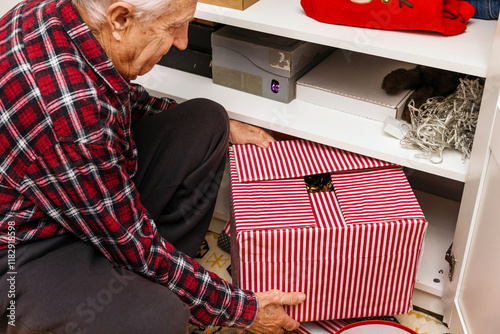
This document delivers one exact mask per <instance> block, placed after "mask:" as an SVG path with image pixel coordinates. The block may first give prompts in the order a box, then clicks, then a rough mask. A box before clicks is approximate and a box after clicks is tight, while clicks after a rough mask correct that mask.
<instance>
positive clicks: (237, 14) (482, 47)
mask: <svg viewBox="0 0 500 334" xmlns="http://www.w3.org/2000/svg"><path fill="white" fill-rule="evenodd" d="M195 16H196V17H197V18H200V19H205V20H210V21H214V22H219V23H224V24H228V25H233V26H238V27H242V28H246V29H251V30H257V31H262V32H266V33H269V34H275V35H280V36H285V37H289V38H295V39H299V40H303V41H309V42H314V43H318V44H324V45H329V46H333V47H337V48H340V49H343V50H350V51H355V52H362V53H368V54H372V55H376V56H381V57H386V58H392V59H398V60H402V61H407V62H410V63H415V64H422V65H427V66H432V67H437V68H442V69H446V70H451V71H456V72H461V73H466V74H472V75H477V76H481V77H486V70H487V67H488V59H489V56H490V50H491V45H492V44H493V38H494V34H495V28H496V24H497V21H495V20H489V21H488V20H477V19H472V20H471V21H469V23H468V24H467V30H466V32H465V33H463V34H460V35H457V36H442V35H441V34H439V33H432V32H411V31H388V30H377V29H366V28H357V27H347V26H341V25H331V24H325V23H321V22H318V21H316V20H314V19H312V18H310V17H308V16H306V15H305V13H304V11H303V9H302V7H301V6H300V0H260V1H258V2H257V3H256V4H254V5H252V6H250V7H249V8H247V9H245V10H244V11H240V10H234V9H229V8H224V7H219V6H213V5H208V4H204V3H198V7H197V11H196V13H195Z"/></svg>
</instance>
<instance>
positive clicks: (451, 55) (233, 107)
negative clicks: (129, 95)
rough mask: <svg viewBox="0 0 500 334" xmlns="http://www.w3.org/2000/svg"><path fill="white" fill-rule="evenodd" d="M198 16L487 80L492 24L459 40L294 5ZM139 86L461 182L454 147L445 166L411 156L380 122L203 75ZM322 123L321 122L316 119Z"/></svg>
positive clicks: (148, 78) (158, 74)
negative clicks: (361, 24) (318, 14)
mask: <svg viewBox="0 0 500 334" xmlns="http://www.w3.org/2000/svg"><path fill="white" fill-rule="evenodd" d="M197 8H198V9H197V11H196V14H195V16H196V17H197V18H200V19H205V20H211V21H215V22H220V23H224V24H228V25H234V26H239V27H243V28H247V29H253V30H258V31H262V32H266V33H271V34H277V35H281V36H286V37H290V38H295V39H300V40H305V41H309V42H314V43H320V44H325V45H329V46H332V47H336V48H340V49H342V50H344V51H345V54H346V57H349V51H354V52H364V53H369V54H373V55H378V56H382V57H387V58H393V59H398V60H402V61H407V62H412V63H415V64H422V65H427V66H433V67H439V68H443V69H447V70H452V71H458V72H462V73H466V74H471V75H476V76H482V77H485V76H486V70H487V63H488V55H489V53H490V49H491V44H492V41H493V37H494V32H495V27H496V22H495V21H484V20H472V21H471V22H470V23H469V24H468V28H467V31H466V32H465V33H464V34H461V35H458V36H447V37H445V36H441V35H439V34H436V33H426V32H397V31H384V30H375V29H363V28H356V27H346V26H339V25H328V24H323V23H320V22H317V21H315V20H313V19H311V18H309V17H307V16H306V15H305V14H304V13H303V11H302V8H301V7H300V1H299V0H260V1H259V2H257V3H256V4H254V5H252V6H250V7H249V8H247V9H246V10H244V11H239V10H233V9H228V8H224V7H218V6H212V5H207V4H203V3H199V4H198V7H197ZM136 82H138V83H140V84H142V85H144V86H145V87H146V88H148V89H150V90H152V91H155V92H158V93H167V94H169V95H170V96H173V97H176V98H178V99H190V98H195V97H207V98H210V99H213V100H215V101H218V102H220V103H221V104H222V105H224V107H226V109H227V110H228V112H229V114H230V116H231V117H232V118H234V119H237V120H240V121H243V122H248V123H251V124H255V125H258V126H261V127H265V128H268V129H271V130H275V131H280V132H285V133H287V134H290V135H294V136H297V137H301V138H304V139H309V140H313V141H316V142H319V143H323V144H327V145H332V146H335V147H338V148H341V149H346V150H349V151H352V152H355V153H359V154H364V155H369V156H372V157H374V158H378V159H383V160H386V161H390V162H393V163H397V164H400V165H403V166H406V167H410V168H413V169H417V170H421V171H424V172H428V173H431V174H435V175H439V176H442V177H446V178H449V179H453V180H457V181H461V182H464V181H465V176H466V174H467V169H468V163H467V162H465V163H463V162H462V158H461V156H460V154H459V153H458V152H456V151H454V150H448V151H447V152H445V158H444V161H443V163H441V164H434V163H432V162H430V161H428V160H426V159H421V158H416V157H415V154H416V153H419V151H414V150H407V149H403V148H402V147H401V145H400V144H399V142H398V141H397V140H395V139H394V138H393V137H391V136H389V135H387V134H385V133H384V132H383V130H382V124H381V123H379V122H376V121H372V120H369V119H363V118H360V117H357V116H353V115H350V114H346V113H343V112H340V111H336V110H334V109H329V108H324V107H319V106H315V105H311V104H308V103H304V102H301V101H298V100H294V101H292V102H290V103H289V104H285V103H281V102H276V101H272V100H269V99H265V98H260V97H256V96H253V95H250V94H247V93H244V92H240V91H236V90H233V89H230V88H226V87H222V86H217V85H213V84H212V81H211V80H210V79H208V78H204V77H199V76H196V75H191V74H187V73H184V72H179V71H176V70H172V69H169V68H165V67H163V66H156V67H155V68H154V69H153V70H152V71H151V72H150V73H148V74H147V75H145V76H143V77H140V78H139V79H138V80H137V81H136ZM319 120H321V121H319Z"/></svg>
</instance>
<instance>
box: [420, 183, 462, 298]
mask: <svg viewBox="0 0 500 334" xmlns="http://www.w3.org/2000/svg"><path fill="white" fill-rule="evenodd" d="M414 192H415V196H416V197H417V200H418V203H419V204H420V207H421V208H422V211H423V212H424V215H425V218H426V219H427V222H428V226H427V233H426V235H425V245H424V252H423V255H422V259H421V264H420V268H419V270H418V272H417V281H416V284H415V289H418V290H421V291H424V292H427V293H429V294H431V295H434V296H438V297H442V295H443V290H444V284H445V281H446V280H448V270H449V265H448V262H446V260H445V259H444V258H445V254H446V251H447V250H448V247H450V245H451V244H452V242H453V237H454V235H455V228H456V223H457V218H458V211H459V208H460V203H459V202H455V201H452V200H449V199H446V198H442V197H439V196H436V195H432V194H429V193H426V192H422V191H417V190H415V191H414Z"/></svg>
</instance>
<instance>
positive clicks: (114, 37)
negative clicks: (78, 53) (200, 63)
mask: <svg viewBox="0 0 500 334" xmlns="http://www.w3.org/2000/svg"><path fill="white" fill-rule="evenodd" d="M196 2H197V1H196V0H126V1H115V0H73V3H74V4H75V6H76V7H77V9H78V11H79V12H80V14H81V15H82V18H83V19H84V21H85V23H87V25H88V26H89V27H90V29H91V30H92V32H93V33H94V35H95V36H96V38H97V39H98V40H99V42H100V43H101V45H102V46H103V48H104V50H105V51H106V53H107V55H108V56H109V58H110V59H111V61H112V62H113V65H114V66H115V67H116V69H117V70H118V72H119V73H120V74H121V75H122V76H123V77H124V78H125V79H127V80H133V79H135V78H137V76H138V75H143V74H145V73H147V72H149V71H150V70H151V69H152V68H153V66H154V65H155V64H156V63H157V62H158V61H159V60H160V58H161V57H162V56H163V55H164V54H166V53H167V52H168V50H169V49H170V47H171V46H172V45H173V46H175V47H177V48H178V49H181V50H182V49H185V48H186V46H187V30H188V24H189V22H190V21H191V20H192V19H193V17H194V12H195V10H196Z"/></svg>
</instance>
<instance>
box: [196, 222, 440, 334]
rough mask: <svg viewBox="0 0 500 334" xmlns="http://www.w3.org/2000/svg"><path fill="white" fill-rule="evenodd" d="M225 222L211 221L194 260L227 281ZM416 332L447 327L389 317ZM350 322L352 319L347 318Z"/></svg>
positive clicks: (231, 332) (420, 318)
mask: <svg viewBox="0 0 500 334" xmlns="http://www.w3.org/2000/svg"><path fill="white" fill-rule="evenodd" d="M224 225H225V222H224V221H221V220H219V219H215V218H214V220H213V221H212V224H211V225H210V231H209V232H208V233H207V235H206V238H205V243H204V244H203V246H202V247H201V249H200V251H199V252H198V255H197V258H196V260H197V261H198V263H200V264H201V265H202V266H203V267H204V268H205V269H207V270H210V271H212V272H215V273H216V274H218V275H219V276H220V277H222V278H223V279H225V280H227V281H229V282H230V281H231V274H230V270H231V256H230V254H229V253H226V252H224V251H223V250H222V249H220V248H219V247H218V246H217V239H218V237H219V233H220V232H221V231H222V229H223V228H224ZM390 318H391V319H392V320H394V321H397V322H399V323H400V324H401V325H403V326H406V327H408V328H410V329H412V330H414V331H415V332H417V333H418V334H448V333H449V330H448V328H447V327H446V326H445V325H444V324H443V323H442V322H440V321H439V320H437V319H436V318H434V317H431V316H429V315H427V314H425V313H422V312H418V311H411V312H409V313H408V314H404V315H395V316H394V317H390ZM348 322H352V320H348ZM190 333H191V334H216V333H217V334H245V333H249V332H247V331H245V330H238V329H233V328H225V327H210V328H197V327H193V326H191V327H190Z"/></svg>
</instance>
